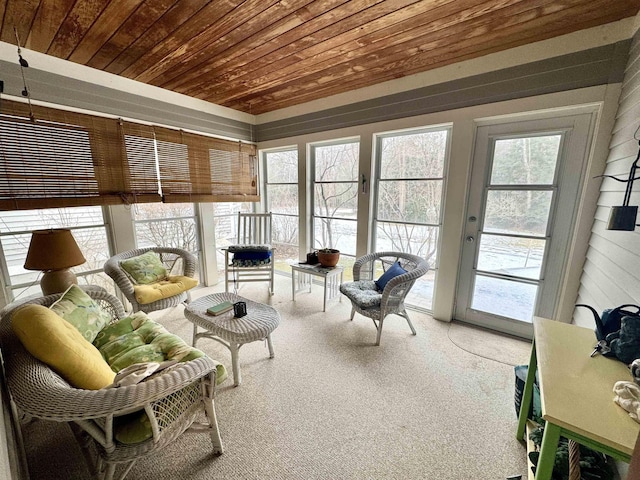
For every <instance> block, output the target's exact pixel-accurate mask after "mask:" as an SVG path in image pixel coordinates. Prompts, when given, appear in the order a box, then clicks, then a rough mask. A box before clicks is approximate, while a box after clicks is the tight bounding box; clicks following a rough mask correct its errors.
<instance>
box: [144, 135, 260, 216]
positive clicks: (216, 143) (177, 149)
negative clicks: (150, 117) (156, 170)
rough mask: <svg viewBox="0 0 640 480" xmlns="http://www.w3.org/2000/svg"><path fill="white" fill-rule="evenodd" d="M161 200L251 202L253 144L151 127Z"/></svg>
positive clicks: (254, 185)
mask: <svg viewBox="0 0 640 480" xmlns="http://www.w3.org/2000/svg"><path fill="white" fill-rule="evenodd" d="M154 131H155V134H156V141H157V145H158V163H159V167H160V185H161V188H162V196H163V201H164V202H167V203H183V202H255V201H258V200H260V197H259V196H258V178H257V159H256V147H255V146H254V145H247V144H242V143H240V142H232V141H229V140H220V139H216V138H211V137H206V136H204V135H196V134H193V133H188V132H181V131H176V130H170V129H167V128H162V127H154Z"/></svg>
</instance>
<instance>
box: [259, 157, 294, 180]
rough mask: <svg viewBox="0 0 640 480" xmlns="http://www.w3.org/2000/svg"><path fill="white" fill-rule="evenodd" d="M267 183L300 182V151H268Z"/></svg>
mask: <svg viewBox="0 0 640 480" xmlns="http://www.w3.org/2000/svg"><path fill="white" fill-rule="evenodd" d="M265 155H266V159H267V183H295V184H297V183H298V151H297V150H288V151H286V152H266V153H265Z"/></svg>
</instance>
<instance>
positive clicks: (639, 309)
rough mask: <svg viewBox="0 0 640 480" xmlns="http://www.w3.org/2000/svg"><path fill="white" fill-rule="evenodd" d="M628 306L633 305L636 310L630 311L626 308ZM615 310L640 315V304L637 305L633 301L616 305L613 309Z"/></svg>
mask: <svg viewBox="0 0 640 480" xmlns="http://www.w3.org/2000/svg"><path fill="white" fill-rule="evenodd" d="M627 307H633V308H635V309H636V311H635V312H628V311H626V310H624V309H625V308H627ZM613 311H614V312H620V311H624V313H628V314H630V315H636V316H637V315H640V306H638V305H635V304H633V303H625V304H624V305H620V306H619V307H616V308H614V309H613Z"/></svg>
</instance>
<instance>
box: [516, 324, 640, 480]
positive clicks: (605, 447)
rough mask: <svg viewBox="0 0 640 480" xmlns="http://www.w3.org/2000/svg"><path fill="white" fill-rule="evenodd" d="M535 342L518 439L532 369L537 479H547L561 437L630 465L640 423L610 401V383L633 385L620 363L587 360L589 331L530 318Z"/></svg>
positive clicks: (597, 358)
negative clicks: (539, 430) (538, 419)
mask: <svg viewBox="0 0 640 480" xmlns="http://www.w3.org/2000/svg"><path fill="white" fill-rule="evenodd" d="M533 330H534V340H533V345H532V348H531V360H530V361H529V370H528V372H527V380H526V383H525V388H524V393H523V398H522V408H521V409H520V418H519V420H518V430H517V433H516V435H517V437H518V439H519V440H522V439H523V438H524V434H525V426H526V423H527V417H528V415H529V407H530V402H531V397H532V394H533V381H534V378H535V373H536V370H537V371H538V381H539V385H540V400H541V407H542V418H543V420H544V421H545V430H544V435H543V438H542V445H541V449H540V458H539V460H538V468H537V471H536V475H535V479H536V480H549V479H550V478H551V472H552V470H553V463H554V459H555V452H556V449H557V448H558V441H559V439H560V437H561V436H562V437H565V438H568V439H570V440H575V441H576V442H578V443H580V444H582V445H585V446H588V447H589V448H592V449H594V450H597V451H600V452H603V453H605V454H607V455H609V456H611V457H613V458H615V459H617V460H622V461H625V462H629V460H630V459H631V454H632V452H633V448H634V446H635V443H636V438H637V437H638V432H639V431H640V424H638V423H637V422H635V421H634V420H633V419H632V418H631V417H630V416H629V415H628V414H627V412H626V411H625V410H624V409H623V408H621V407H620V406H618V405H617V404H616V403H615V402H614V401H613V397H614V394H613V385H614V384H615V383H616V382H617V381H619V380H627V381H632V380H633V378H632V376H631V373H630V372H629V369H628V368H627V366H626V365H624V364H623V363H622V362H620V361H618V360H616V359H614V358H606V357H603V356H602V355H596V356H595V357H591V356H590V355H591V352H592V351H593V347H594V345H595V344H596V336H595V333H594V332H593V330H592V329H588V328H583V327H578V326H576V325H570V324H566V323H561V322H557V321H553V320H549V319H546V318H537V317H536V318H534V320H533Z"/></svg>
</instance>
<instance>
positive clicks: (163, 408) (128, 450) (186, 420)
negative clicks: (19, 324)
mask: <svg viewBox="0 0 640 480" xmlns="http://www.w3.org/2000/svg"><path fill="white" fill-rule="evenodd" d="M84 290H85V291H86V293H88V294H89V296H90V297H91V298H92V299H93V300H94V301H95V302H96V303H98V305H99V306H100V308H101V309H102V310H105V311H107V312H109V314H110V316H111V318H112V323H111V324H110V325H111V326H113V325H115V321H116V320H117V319H119V318H122V317H124V316H125V312H124V308H123V306H122V303H121V302H120V301H119V300H118V299H117V298H115V297H114V296H112V295H110V294H108V293H106V292H105V291H104V290H102V289H100V288H99V287H96V288H95V289H94V288H91V287H89V288H85V289H84ZM60 296H61V294H56V295H49V296H46V297H39V298H36V299H31V300H28V301H27V302H22V303H20V304H19V305H16V304H12V305H9V306H7V307H5V309H3V310H2V312H0V315H1V316H0V351H1V353H2V363H3V368H4V379H5V382H6V385H7V388H8V392H9V395H10V399H11V407H12V410H13V414H14V416H15V417H16V418H18V417H19V416H27V417H35V418H39V419H43V420H49V421H55V422H66V423H68V425H69V426H70V428H71V430H72V431H73V433H74V434H75V436H76V439H77V440H78V442H79V444H80V446H81V447H82V448H83V451H84V453H85V459H86V460H87V461H88V464H89V468H90V470H91V471H92V473H93V474H94V475H95V476H96V478H99V479H106V480H111V479H113V478H118V479H123V478H124V477H125V476H126V475H127V473H128V472H129V470H130V469H131V467H132V466H133V464H134V463H135V462H136V461H137V460H139V459H141V458H144V457H146V456H148V455H152V454H154V453H155V452H157V451H158V450H160V449H162V448H163V447H165V446H167V445H168V444H170V443H171V442H172V441H173V440H174V439H175V438H177V437H178V436H179V435H180V434H182V433H183V432H185V431H186V430H188V429H191V430H195V431H198V432H201V433H205V434H207V435H209V437H210V441H211V442H212V449H213V452H214V453H222V442H221V439H220V435H219V432H218V424H217V420H216V414H215V409H214V393H215V385H216V373H218V377H219V373H220V371H219V370H218V369H219V368H220V367H221V366H220V364H218V363H217V362H215V361H213V360H212V359H210V358H209V357H207V356H202V357H200V358H196V359H194V360H190V361H186V362H183V363H177V364H175V365H173V366H171V367H170V368H166V369H165V370H161V371H158V372H156V373H155V374H153V375H152V376H150V377H148V378H146V379H145V380H144V381H142V382H140V383H137V384H133V385H127V386H118V387H116V388H113V387H106V388H100V389H98V390H88V389H81V388H75V387H73V386H71V385H70V384H69V383H68V382H67V381H66V380H65V379H64V378H63V377H62V376H61V375H59V374H58V373H56V372H55V371H54V370H53V369H51V368H49V367H48V366H47V365H46V364H45V363H43V362H41V361H40V360H38V359H36V358H35V357H34V356H32V355H31V354H30V353H29V352H28V351H27V350H26V349H25V347H24V346H23V344H22V342H21V341H20V339H19V338H18V336H17V335H16V334H15V333H14V329H12V326H11V323H12V317H13V316H14V314H15V316H16V318H17V313H18V312H19V311H20V310H21V309H22V310H24V308H23V305H25V304H36V305H43V306H45V307H48V306H50V305H52V304H53V303H54V302H55V301H56V300H57V299H58V298H59V297H60ZM25 308H26V307H25ZM105 328H106V327H105ZM222 368H224V367H222ZM116 378H117V377H116ZM218 379H219V378H218ZM142 410H143V411H144V413H146V415H147V417H148V421H149V423H150V425H151V430H152V436H151V438H148V439H147V440H144V441H141V442H139V443H134V444H124V443H121V442H120V441H118V440H116V438H115V437H116V434H115V433H114V432H115V430H116V426H117V423H118V421H119V420H122V419H123V417H122V416H124V415H127V414H131V413H133V412H139V413H138V414H140V413H142V412H141V411H142ZM203 411H204V414H205V415H204V418H206V423H194V422H195V419H196V416H197V415H198V414H199V413H200V412H203ZM125 418H126V417H125ZM116 474H117V475H118V476H117V477H116ZM61 475H63V472H61Z"/></svg>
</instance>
